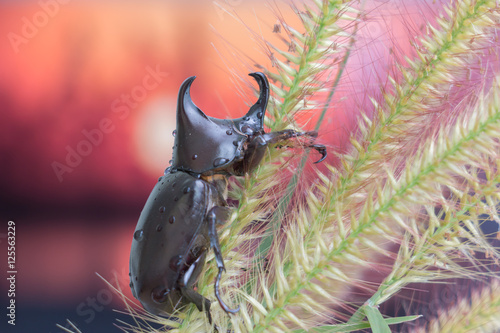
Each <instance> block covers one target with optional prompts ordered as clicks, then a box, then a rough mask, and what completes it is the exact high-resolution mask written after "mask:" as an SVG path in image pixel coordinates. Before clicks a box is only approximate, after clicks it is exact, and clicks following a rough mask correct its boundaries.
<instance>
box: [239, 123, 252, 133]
mask: <svg viewBox="0 0 500 333" xmlns="http://www.w3.org/2000/svg"><path fill="white" fill-rule="evenodd" d="M241 131H242V132H243V133H244V134H246V135H252V134H253V130H252V128H251V127H250V126H247V125H245V126H243V127H241Z"/></svg>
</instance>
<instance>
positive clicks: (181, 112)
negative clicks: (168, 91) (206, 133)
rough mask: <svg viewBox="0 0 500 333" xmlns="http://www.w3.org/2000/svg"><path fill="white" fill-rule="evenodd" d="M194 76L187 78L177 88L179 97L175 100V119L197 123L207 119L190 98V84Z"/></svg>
mask: <svg viewBox="0 0 500 333" xmlns="http://www.w3.org/2000/svg"><path fill="white" fill-rule="evenodd" d="M194 79H196V76H191V77H189V78H187V79H186V80H185V81H184V82H183V83H182V85H181V88H180V89H179V97H178V101H177V121H182V122H186V121H187V122H190V123H198V122H199V121H201V122H204V121H207V120H208V117H207V115H206V114H205V113H204V112H203V111H201V110H200V108H198V107H197V106H196V104H194V102H193V100H192V99H191V94H190V90H191V84H192V83H193V81H194Z"/></svg>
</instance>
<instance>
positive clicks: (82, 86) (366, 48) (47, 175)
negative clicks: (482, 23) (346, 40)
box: [0, 0, 420, 332]
mask: <svg viewBox="0 0 500 333" xmlns="http://www.w3.org/2000/svg"><path fill="white" fill-rule="evenodd" d="M370 10H372V11H376V10H378V4H377V5H376V6H375V5H374V7H373V8H372V9H370ZM384 10H385V12H384V13H385V14H384V15H381V16H380V21H370V22H365V23H366V24H365V25H364V26H363V27H362V29H361V30H360V33H359V36H360V38H359V41H358V42H357V43H361V44H360V46H362V47H360V48H358V51H356V52H353V54H352V56H351V58H350V60H349V65H348V69H347V71H346V74H345V77H346V79H345V80H344V81H342V84H341V86H340V87H339V90H338V92H337V94H336V97H335V100H336V102H335V103H334V104H335V106H336V110H335V112H333V111H331V113H329V114H328V118H327V121H326V122H325V125H324V126H323V127H322V130H323V132H324V136H323V137H322V139H323V141H324V143H326V144H327V145H329V147H340V146H342V142H344V141H346V140H345V138H346V137H347V135H348V134H349V132H350V131H351V130H352V128H353V121H354V119H355V116H356V114H355V112H354V111H352V110H356V109H359V108H360V107H368V104H369V103H368V99H367V95H368V93H369V92H373V93H375V94H376V93H378V92H379V91H378V90H379V88H378V85H377V83H378V80H379V78H378V76H377V71H382V72H381V73H383V71H386V70H387V67H388V63H389V60H388V59H389V48H388V46H387V45H388V44H389V43H390V44H391V45H392V44H393V43H394V41H395V40H399V39H400V38H401V36H402V35H404V33H403V32H402V29H401V24H402V23H401V22H403V21H400V20H396V19H395V20H392V17H393V15H396V14H397V15H401V13H395V12H392V13H391V12H390V11H389V9H388V7H385V9H384ZM277 12H279V15H281V16H282V17H284V18H285V20H286V21H287V23H289V24H291V25H294V24H295V23H296V22H298V21H297V20H298V19H297V17H296V15H295V14H294V13H293V10H292V9H291V7H290V6H289V5H288V4H284V3H278V4H276V3H272V4H271V5H270V4H269V3H268V2H265V1H243V0H232V1H231V0H227V1H220V2H211V1H208V2H206V1H195V0H191V1H185V2H182V3H181V2H180V1H177V2H175V1H140V2H139V1H124V2H115V1H104V2H94V1H62V0H60V1H56V0H45V1H44V0H42V1H40V2H35V1H24V2H13V1H12V2H2V3H0V35H1V36H4V38H3V39H2V42H1V43H0V55H1V62H0V77H1V81H0V101H1V102H0V103H1V104H0V105H1V112H2V121H1V123H0V155H1V157H2V159H1V168H2V169H1V171H2V175H1V176H0V186H1V187H0V188H1V189H2V190H1V191H0V202H1V206H2V208H1V211H0V217H1V221H2V223H5V224H2V225H5V227H4V230H0V234H1V235H2V236H3V237H5V235H6V232H7V227H6V223H7V221H9V220H12V221H14V222H15V223H16V265H17V271H18V274H17V280H16V286H17V290H16V291H17V292H16V298H15V299H16V302H17V303H16V304H17V306H18V308H17V320H18V325H16V326H17V327H15V328H14V327H10V326H9V327H8V329H10V330H12V332H29V331H37V332H46V331H52V332H56V331H59V330H58V329H56V327H55V323H63V322H64V320H65V319H66V318H69V319H70V320H72V321H73V322H75V323H77V324H78V326H79V327H80V328H81V329H82V330H83V331H84V332H111V331H113V330H116V331H118V330H117V329H115V328H114V327H112V324H111V322H112V320H113V317H116V316H117V314H115V313H111V312H110V311H111V309H113V308H117V309H121V306H122V305H121V303H120V302H119V300H118V297H116V296H115V295H112V294H111V293H110V292H109V288H107V287H106V285H105V284H104V282H103V281H102V280H100V279H99V278H98V277H97V276H96V275H95V272H98V273H99V274H101V275H102V276H103V277H105V278H107V279H108V280H111V279H113V277H114V276H115V275H116V276H117V277H118V280H119V282H120V284H121V286H122V287H123V289H124V291H125V293H126V295H128V296H131V295H130V290H129V288H128V257H129V251H130V243H131V236H132V233H133V230H134V228H135V224H136V221H137V218H138V216H139V214H140V211H141V209H142V206H143V205H144V202H145V200H146V199H147V197H148V195H149V192H150V190H151V188H152V187H153V185H154V184H155V182H156V180H157V178H158V176H160V175H162V174H163V170H164V169H165V167H166V166H168V161H169V159H170V158H171V147H172V143H173V137H172V135H171V133H172V131H173V130H174V129H175V106H176V97H177V91H178V89H179V86H180V84H181V83H182V81H183V80H184V79H185V78H187V77H188V76H191V75H196V76H197V79H196V81H195V83H194V84H193V89H192V97H193V100H194V101H195V103H196V104H197V105H198V106H200V108H201V109H202V110H204V111H205V112H206V113H207V114H209V115H210V116H215V117H219V118H226V117H239V116H241V115H242V114H243V113H245V112H246V111H247V110H248V107H247V105H248V104H249V103H251V102H252V101H253V99H254V97H253V95H252V93H251V90H250V88H249V86H247V85H245V84H242V82H241V81H240V80H239V77H242V76H244V75H246V73H248V72H252V71H256V70H258V68H257V67H255V65H256V64H258V65H260V66H264V67H266V68H269V67H271V63H270V61H269V58H268V57H267V56H266V55H265V52H263V48H262V44H261V43H259V38H258V37H255V36H262V37H263V38H264V39H266V40H268V41H270V42H271V43H274V44H277V45H279V46H281V45H280V43H281V42H280V40H279V38H280V35H279V33H273V26H274V24H276V23H277V22H278V20H277V18H276V13H277ZM410 12H411V8H410V7H409V5H407V6H406V8H405V11H404V13H405V14H404V15H408V13H410ZM239 19H241V21H243V22H244V23H245V24H246V25H247V26H245V25H244V24H242V23H241V22H239ZM413 20H416V19H415V18H413ZM412 24H414V25H415V26H419V24H420V23H419V22H416V21H412ZM249 29H250V30H249ZM387 29H390V30H391V35H390V36H389V37H388V36H387V35H386V30H387ZM250 31H254V32H256V35H254V34H253V33H251V32H250ZM402 39H403V40H404V38H402ZM405 43H406V44H407V43H408V42H407V39H406V41H403V42H402V43H400V44H399V48H400V52H402V53H405V51H404V50H405V49H407V48H408V45H406V44H405ZM366 66H371V67H366ZM246 80H247V81H246V82H248V83H250V85H253V84H254V82H253V80H251V79H250V78H248V79H246ZM3 244H5V242H4V241H3V239H2V253H1V254H0V256H1V260H2V266H1V267H4V266H3V263H5V262H7V259H6V251H5V249H4V247H3V246H4V245H3ZM5 272H6V269H3V270H2V274H4V273H5ZM0 285H1V287H2V297H5V296H6V295H5V293H4V290H6V289H7V283H6V279H5V278H4V279H2V281H1V282H0ZM110 295H111V296H110ZM4 300H5V299H4V298H2V304H4V305H5V304H7V301H8V300H5V301H4ZM3 316H5V315H3ZM31 318H36V320H31ZM122 319H123V318H122ZM5 321H6V320H5V318H4V319H2V323H1V325H4V324H5ZM31 325H35V326H31ZM33 327H36V329H35V328H33ZM16 329H18V330H16ZM9 332H10V331H9Z"/></svg>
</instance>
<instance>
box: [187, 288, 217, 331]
mask: <svg viewBox="0 0 500 333" xmlns="http://www.w3.org/2000/svg"><path fill="white" fill-rule="evenodd" d="M181 293H182V296H184V297H185V298H186V299H187V300H188V301H189V302H191V303H193V304H194V305H196V307H197V308H198V310H200V311H203V310H205V312H206V314H207V317H208V322H209V323H210V324H212V315H211V314H210V301H209V300H208V299H206V298H205V297H203V296H202V295H200V294H198V293H197V292H196V291H194V290H193V289H192V288H189V287H182V288H181Z"/></svg>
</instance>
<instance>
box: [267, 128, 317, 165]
mask: <svg viewBox="0 0 500 333" xmlns="http://www.w3.org/2000/svg"><path fill="white" fill-rule="evenodd" d="M300 136H305V137H307V138H309V139H311V140H312V141H314V139H315V138H316V137H317V136H318V132H316V131H309V132H297V131H294V130H291V129H287V130H283V131H279V132H271V133H264V134H262V137H263V139H264V140H265V141H266V143H267V144H274V143H279V142H281V141H286V140H288V139H292V138H298V137H300ZM306 147H307V148H313V149H315V150H316V151H317V152H318V153H320V154H321V158H320V159H319V160H318V161H316V162H314V163H315V164H316V163H319V162H321V161H323V160H324V159H325V158H326V155H327V153H326V147H325V146H324V145H320V144H313V143H311V144H309V145H306Z"/></svg>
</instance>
